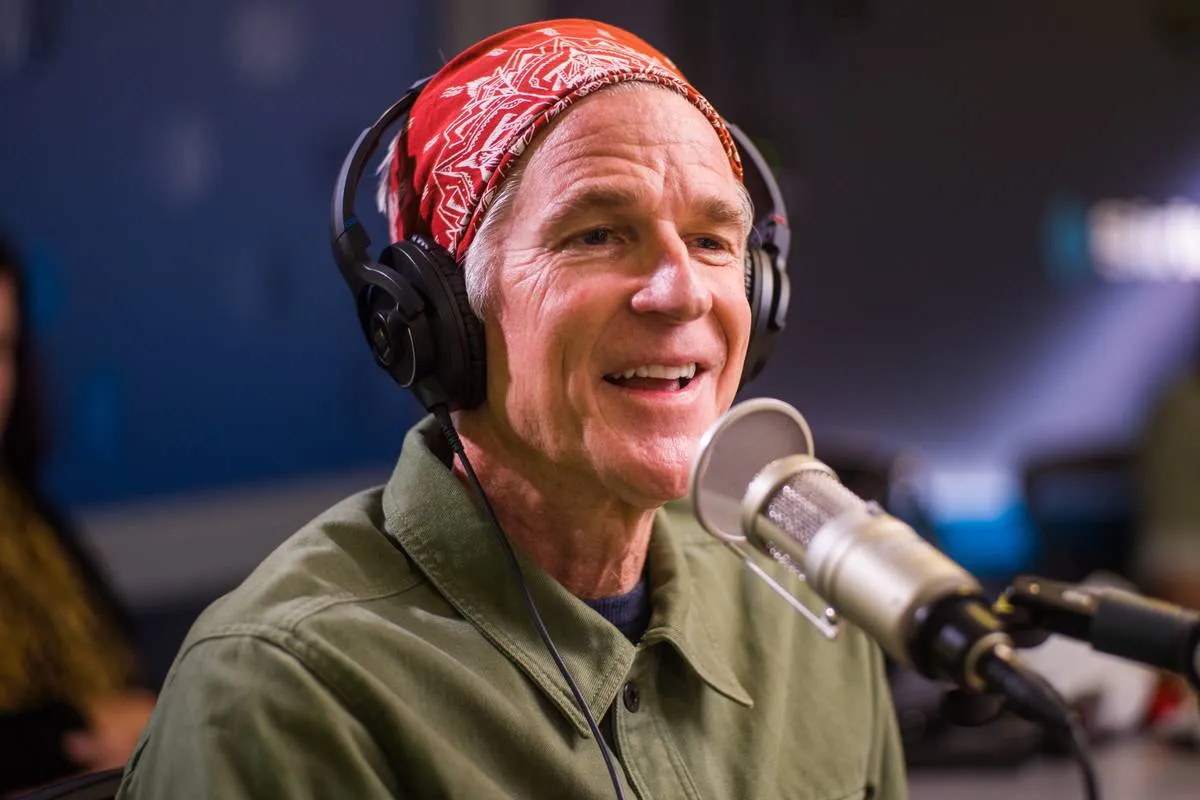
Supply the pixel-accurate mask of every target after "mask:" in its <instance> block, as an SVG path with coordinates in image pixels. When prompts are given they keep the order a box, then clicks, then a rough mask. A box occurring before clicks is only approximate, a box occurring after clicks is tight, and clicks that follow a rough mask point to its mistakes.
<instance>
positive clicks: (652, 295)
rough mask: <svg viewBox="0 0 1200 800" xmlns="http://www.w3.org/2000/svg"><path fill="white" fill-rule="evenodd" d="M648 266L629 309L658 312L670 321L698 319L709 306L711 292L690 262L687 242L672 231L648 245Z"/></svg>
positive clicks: (695, 266) (642, 312)
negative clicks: (644, 280) (650, 245)
mask: <svg viewBox="0 0 1200 800" xmlns="http://www.w3.org/2000/svg"><path fill="white" fill-rule="evenodd" d="M649 249H650V251H651V252H649V253H647V259H648V260H649V261H650V263H651V265H652V266H651V269H650V271H649V274H648V276H647V279H646V282H645V284H644V285H643V286H642V287H641V288H640V289H638V291H637V292H636V293H635V294H634V296H633V310H634V311H636V312H638V313H640V314H661V315H662V316H664V317H667V318H668V319H670V320H672V321H677V322H688V321H690V320H694V319H699V318H700V317H703V316H704V315H705V314H707V313H708V312H709V310H710V309H711V308H712V300H713V299H712V292H711V290H710V289H709V286H708V284H707V282H706V281H705V280H704V276H703V274H702V273H701V272H700V271H699V270H700V269H702V267H699V268H698V267H697V265H695V264H694V263H692V258H691V254H690V253H689V252H688V247H687V243H686V242H684V241H683V239H681V238H680V237H679V235H678V234H677V233H676V232H675V231H671V232H670V233H669V234H665V233H664V234H663V235H662V236H661V237H657V238H656V240H655V242H654V246H653V247H651V248H649Z"/></svg>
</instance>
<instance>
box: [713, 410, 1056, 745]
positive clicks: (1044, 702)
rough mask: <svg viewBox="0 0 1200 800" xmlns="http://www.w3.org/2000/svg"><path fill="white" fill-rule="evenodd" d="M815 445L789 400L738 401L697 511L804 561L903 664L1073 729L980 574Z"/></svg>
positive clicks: (834, 601) (730, 536)
mask: <svg viewBox="0 0 1200 800" xmlns="http://www.w3.org/2000/svg"><path fill="white" fill-rule="evenodd" d="M811 452H812V437H811V434H810V433H809V431H808V427H807V423H805V422H804V420H803V417H801V416H800V414H799V412H797V411H796V410H795V409H794V408H792V407H791V406H789V405H787V404H786V403H783V402H781V401H778V400H770V399H766V398H760V399H755V400H748V401H745V402H743V403H740V404H738V405H737V406H734V407H733V408H732V409H730V410H729V412H727V413H726V415H725V416H724V417H722V418H721V419H720V420H718V421H717V423H716V424H715V425H713V427H712V428H710V429H709V431H708V432H706V434H705V435H704V437H703V439H702V440H701V446H700V450H699V452H698V454H697V457H696V459H695V461H694V462H693V465H692V487H691V496H692V501H693V507H694V509H695V512H696V517H697V519H698V520H699V521H700V523H701V525H702V526H703V527H704V528H705V529H706V530H707V531H708V532H709V533H711V534H712V535H713V536H715V537H717V538H719V539H722V540H724V541H726V542H727V543H729V544H730V545H731V546H733V547H735V549H736V548H737V547H738V546H739V544H740V543H749V544H751V545H753V546H754V547H755V548H757V549H759V550H762V551H763V552H765V553H767V554H769V555H771V556H772V557H774V558H776V559H777V560H779V561H781V562H783V563H785V564H788V563H790V564H791V565H793V566H794V567H796V568H798V571H799V572H801V573H802V577H803V578H804V580H805V581H807V582H808V583H809V585H811V586H812V588H813V590H814V591H815V592H816V593H817V594H818V595H819V596H821V597H822V598H823V599H824V600H826V601H827V602H828V603H830V604H831V605H832V606H833V608H834V609H836V612H837V614H840V615H841V616H843V617H845V618H846V619H848V620H850V621H851V622H853V623H855V624H856V625H858V626H859V627H860V628H862V629H863V630H864V631H865V632H866V633H867V634H868V635H869V636H871V637H872V638H873V639H874V640H875V641H876V642H878V643H879V645H880V646H881V647H882V648H883V650H884V651H885V652H886V653H888V655H890V656H891V657H892V658H893V659H894V660H896V661H898V662H899V663H901V664H904V665H907V666H911V667H913V668H915V669H916V670H917V671H919V672H921V673H922V674H924V675H925V676H927V677H929V678H932V679H935V680H946V681H950V682H952V683H954V684H957V685H958V686H961V687H964V688H966V689H968V690H972V691H975V692H991V693H994V694H997V695H1000V696H1003V697H1004V698H1005V699H1006V700H1008V702H1009V704H1010V706H1011V707H1012V708H1013V709H1014V710H1016V711H1017V712H1018V713H1020V714H1022V715H1023V716H1026V717H1028V718H1030V719H1034V720H1037V721H1039V722H1041V723H1043V724H1046V725H1047V726H1050V727H1053V728H1054V729H1057V730H1059V731H1066V730H1069V729H1070V725H1071V722H1070V714H1069V711H1068V710H1067V708H1066V706H1065V704H1064V702H1063V701H1062V698H1061V697H1060V696H1059V695H1058V694H1057V692H1055V691H1054V689H1053V688H1052V687H1050V685H1049V684H1048V683H1047V682H1046V681H1045V680H1044V679H1043V678H1042V677H1041V676H1040V675H1038V674H1036V673H1034V672H1032V671H1031V670H1029V669H1028V668H1026V667H1025V666H1024V665H1022V664H1021V663H1020V661H1019V660H1018V659H1017V658H1016V656H1015V653H1014V649H1015V648H1014V646H1013V643H1012V640H1011V638H1010V637H1009V635H1008V633H1007V632H1006V630H1005V629H1004V625H1003V623H1001V621H1000V620H999V618H998V617H997V616H996V615H995V614H994V613H993V612H992V610H991V607H990V604H989V603H988V602H987V600H986V599H985V597H984V593H983V589H982V587H981V586H980V584H979V582H978V581H977V580H976V579H975V578H974V577H973V576H972V575H971V574H970V573H968V572H967V571H966V570H964V569H963V568H962V567H960V566H959V565H957V564H955V563H954V562H953V561H952V560H950V559H949V558H947V557H946V556H945V555H943V554H942V553H941V552H939V551H938V550H937V549H936V548H934V547H933V546H932V545H930V544H929V543H928V542H926V541H925V540H924V539H922V538H921V537H920V536H919V535H918V534H917V533H916V532H915V531H913V530H912V528H910V527H909V526H908V525H906V524H905V523H904V522H902V521H900V520H899V519H896V518H895V517H891V516H889V515H888V514H886V513H884V511H883V510H882V509H881V508H879V507H878V506H877V505H875V504H873V503H867V502H866V501H864V500H862V499H861V498H860V497H858V496H857V495H855V494H854V493H853V492H851V491H850V490H849V489H847V488H846V487H845V486H843V485H842V484H841V482H840V481H839V480H838V478H837V476H836V475H835V474H834V472H833V471H832V470H831V469H830V468H829V467H828V466H826V465H824V464H822V463H821V462H820V461H817V460H816V459H815V458H813V457H812V456H811Z"/></svg>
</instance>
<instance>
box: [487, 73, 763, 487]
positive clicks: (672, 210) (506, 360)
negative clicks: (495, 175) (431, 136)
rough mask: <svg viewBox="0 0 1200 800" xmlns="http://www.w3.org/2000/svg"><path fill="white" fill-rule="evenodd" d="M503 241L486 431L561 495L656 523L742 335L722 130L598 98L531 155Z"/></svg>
mask: <svg viewBox="0 0 1200 800" xmlns="http://www.w3.org/2000/svg"><path fill="white" fill-rule="evenodd" d="M525 158H526V165H525V170H524V175H523V177H522V180H521V184H520V186H519V188H518V190H517V193H516V196H515V198H514V202H513V206H512V214H511V217H510V219H509V221H508V223H507V227H508V229H507V231H504V232H503V233H502V235H501V237H500V239H499V241H501V245H500V247H499V253H498V259H499V263H498V264H497V265H496V269H497V273H496V278H495V283H494V285H493V291H492V294H491V298H492V299H491V305H490V309H491V310H490V312H489V315H488V320H487V323H486V326H487V358H488V402H487V404H486V406H485V407H484V409H483V411H484V414H486V415H488V416H489V417H490V424H491V425H492V427H493V428H494V429H495V431H496V433H497V434H498V435H499V436H500V438H501V439H502V440H504V441H505V443H506V446H507V447H506V451H507V452H509V453H511V454H512V456H513V457H515V458H520V459H522V460H523V461H525V462H526V463H527V464H528V466H530V467H532V468H533V469H535V470H539V471H540V474H541V475H542V478H543V480H549V481H552V482H554V483H551V485H552V486H554V485H558V486H562V487H563V488H564V489H566V487H569V486H571V485H576V486H578V485H579V484H578V482H577V481H578V479H580V478H583V479H585V480H589V481H598V482H599V483H600V484H601V485H602V486H603V487H604V488H605V489H607V490H608V491H609V492H611V493H613V494H615V495H616V496H617V497H619V498H620V499H621V500H622V501H624V502H627V503H630V504H632V505H635V506H639V507H652V506H655V505H659V504H661V503H663V502H665V501H666V500H669V499H673V498H676V497H680V496H682V495H683V494H685V493H686V491H687V486H688V470H689V468H690V464H691V459H692V455H693V453H694V451H695V448H696V445H697V441H698V439H699V437H700V436H701V435H702V434H703V432H704V431H705V429H706V428H707V427H708V426H709V425H711V424H712V422H713V421H714V420H716V419H717V417H718V416H720V414H721V413H723V412H724V411H725V410H726V409H727V408H728V407H729V405H730V404H731V403H732V401H733V396H734V393H735V392H736V390H737V386H738V382H739V380H740V376H741V372H742V361H743V358H744V355H745V350H746V344H747V339H748V337H749V331H750V309H749V305H748V303H747V301H746V295H745V288H744V282H743V280H744V279H743V263H744V255H745V241H746V234H747V231H748V227H749V219H748V217H747V213H746V209H745V208H744V206H743V203H742V200H741V194H740V193H739V184H738V182H737V179H736V178H735V177H734V174H733V170H732V168H731V167H730V164H729V160H728V157H727V156H726V154H725V151H724V149H723V148H722V146H721V142H720V139H719V138H718V137H717V134H716V132H715V131H714V130H713V128H712V125H711V124H710V123H709V122H708V121H707V120H706V119H705V118H704V116H703V115H702V114H701V113H700V112H699V111H698V110H697V109H696V108H695V107H694V106H692V105H691V103H689V102H688V101H687V100H686V99H684V98H683V97H680V96H679V95H676V94H675V93H673V92H668V91H665V90H662V89H657V88H653V87H638V88H636V89H634V90H630V91H620V92H605V91H602V92H599V93H597V94H595V95H592V96H590V97H588V98H585V99H584V100H581V101H580V102H578V103H577V104H576V105H574V106H573V107H572V108H571V109H570V110H569V111H568V112H566V113H565V114H564V115H563V116H562V117H560V118H559V119H558V120H556V122H555V123H554V124H553V125H552V126H551V127H550V128H549V129H548V130H547V132H546V133H545V134H544V136H543V137H542V138H541V139H540V140H539V141H538V142H537V143H536V145H535V146H534V147H533V148H531V150H530V151H529V152H528V153H526V156H525Z"/></svg>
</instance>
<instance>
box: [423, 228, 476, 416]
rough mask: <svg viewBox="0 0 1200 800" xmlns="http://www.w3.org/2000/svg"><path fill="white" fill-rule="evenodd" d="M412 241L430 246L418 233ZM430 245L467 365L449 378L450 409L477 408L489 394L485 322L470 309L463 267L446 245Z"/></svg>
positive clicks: (433, 262) (435, 267) (433, 261)
mask: <svg viewBox="0 0 1200 800" xmlns="http://www.w3.org/2000/svg"><path fill="white" fill-rule="evenodd" d="M413 240H414V241H416V242H418V244H419V245H420V246H427V245H426V243H425V242H424V241H423V240H420V239H418V238H417V237H415V236H414V237H413ZM428 246H429V247H431V248H434V250H435V252H434V253H433V258H432V259H431V262H432V264H433V266H434V269H436V270H438V272H439V274H440V276H441V278H442V282H443V285H444V286H445V288H446V292H447V294H448V295H449V297H450V299H451V300H452V301H453V308H454V317H455V318H456V320H455V322H454V324H453V326H452V327H453V328H454V329H455V331H456V332H457V335H458V336H460V337H461V344H460V345H458V346H459V347H461V348H462V351H463V359H462V361H464V362H465V364H466V368H465V369H463V370H461V374H456V375H455V376H453V379H451V378H450V377H447V378H446V380H447V381H448V382H451V383H452V384H453V385H454V387H455V388H454V390H453V391H451V393H450V397H451V400H452V402H451V408H463V409H471V408H475V407H476V406H478V405H479V404H481V403H482V402H483V401H484V399H485V398H486V397H487V345H486V342H485V340H484V335H483V322H482V321H481V320H480V319H479V317H477V316H476V315H475V312H474V310H472V308H471V300H470V298H469V297H468V295H467V281H466V275H465V274H464V273H463V268H462V267H461V266H460V265H459V264H457V263H456V262H455V261H454V259H453V258H452V257H451V255H450V254H449V253H448V252H447V251H446V250H444V249H443V248H440V247H435V246H434V245H428ZM448 361H453V359H449V360H448Z"/></svg>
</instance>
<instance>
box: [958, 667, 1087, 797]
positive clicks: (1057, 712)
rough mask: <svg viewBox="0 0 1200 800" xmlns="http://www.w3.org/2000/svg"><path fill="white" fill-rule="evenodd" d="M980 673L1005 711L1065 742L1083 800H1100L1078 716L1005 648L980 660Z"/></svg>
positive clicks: (1036, 674)
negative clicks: (1080, 782) (1080, 779)
mask: <svg viewBox="0 0 1200 800" xmlns="http://www.w3.org/2000/svg"><path fill="white" fill-rule="evenodd" d="M980 671H981V672H982V674H983V675H984V677H985V678H986V680H987V682H988V683H989V685H990V687H991V688H992V689H993V690H994V691H998V693H999V694H1001V695H1002V696H1003V697H1004V699H1005V701H1006V702H1007V704H1008V706H1009V708H1011V709H1012V710H1013V711H1015V712H1016V713H1017V714H1020V715H1021V716H1022V717H1024V718H1025V719H1028V720H1030V721H1032V722H1036V723H1038V724H1040V725H1042V726H1043V727H1045V728H1046V729H1048V730H1049V731H1050V733H1051V734H1053V735H1054V736H1057V737H1059V738H1060V739H1062V740H1064V741H1065V742H1066V743H1067V745H1068V746H1069V747H1070V750H1071V755H1073V756H1074V757H1075V760H1076V761H1077V762H1078V763H1079V768H1080V770H1081V771H1082V772H1083V788H1084V796H1085V797H1087V800H1100V786H1099V782H1098V781H1097V779H1096V765H1095V764H1094V763H1093V762H1092V756H1091V750H1090V748H1089V747H1088V740H1087V732H1086V731H1084V729H1083V725H1082V724H1081V723H1080V721H1079V715H1078V714H1076V713H1075V712H1074V710H1072V709H1071V707H1070V706H1069V705H1067V702H1066V701H1065V700H1064V699H1063V697H1062V695H1060V694H1059V693H1058V692H1057V691H1056V690H1055V689H1054V687H1053V686H1051V685H1050V682H1049V681H1047V680H1046V679H1045V678H1043V677H1042V676H1041V675H1040V674H1038V673H1037V672H1034V671H1033V670H1031V669H1029V668H1028V667H1026V666H1025V665H1023V664H1022V663H1021V662H1019V661H1017V660H1016V659H1015V658H1014V657H1013V654H1012V651H1011V649H1010V648H1008V647H997V648H995V649H994V650H993V651H992V652H991V653H989V654H988V655H987V656H985V657H984V658H982V659H980Z"/></svg>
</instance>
